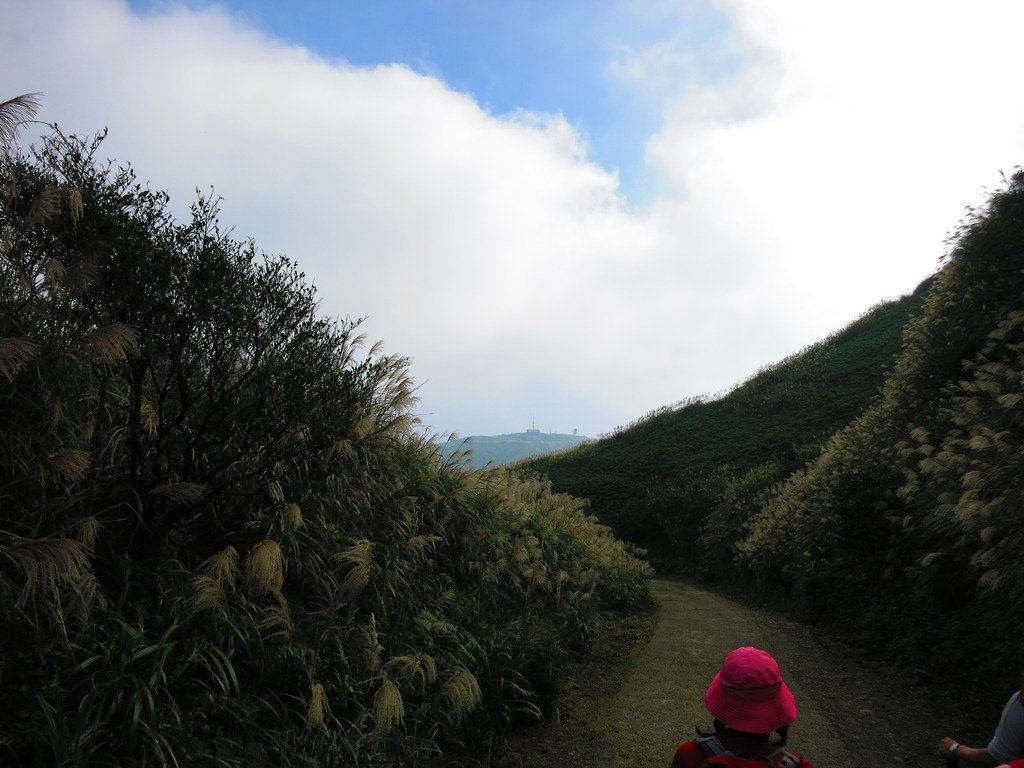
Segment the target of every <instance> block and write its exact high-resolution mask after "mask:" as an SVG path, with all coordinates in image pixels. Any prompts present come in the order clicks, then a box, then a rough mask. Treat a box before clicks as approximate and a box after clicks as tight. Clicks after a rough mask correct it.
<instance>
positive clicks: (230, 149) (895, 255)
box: [0, 0, 1024, 434]
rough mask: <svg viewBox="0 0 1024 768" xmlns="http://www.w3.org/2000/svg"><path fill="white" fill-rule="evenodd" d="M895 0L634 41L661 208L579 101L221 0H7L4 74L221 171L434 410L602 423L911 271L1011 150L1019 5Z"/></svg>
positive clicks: (736, 7)
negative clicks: (354, 44) (598, 159)
mask: <svg viewBox="0 0 1024 768" xmlns="http://www.w3.org/2000/svg"><path fill="white" fill-rule="evenodd" d="M891 5H892V4H881V3H878V4H877V6H876V5H873V4H872V3H856V4H849V5H848V6H846V7H847V8H848V9H849V10H848V11H847V12H845V13H841V14H838V15H831V14H830V13H826V12H825V10H824V8H825V7H827V8H829V9H831V8H834V7H837V6H835V4H822V3H814V2H807V3H803V4H798V3H792V2H790V3H777V4H776V3H773V4H771V5H766V4H764V3H760V2H755V0H730V2H727V3H724V4H723V9H724V11H725V12H727V13H728V14H729V15H730V17H731V18H732V19H733V20H734V22H735V32H734V35H733V37H732V38H731V39H730V40H729V45H731V46H733V47H734V49H735V51H736V52H737V55H741V56H742V57H743V61H745V62H746V66H745V67H744V68H743V69H742V70H741V71H740V72H739V74H737V75H736V76H735V77H734V78H731V79H730V80H728V81H725V82H721V83H718V84H716V85H713V86H707V85H705V86H697V85H695V84H694V83H692V82H690V83H688V84H686V87H685V89H683V88H682V87H681V88H680V90H678V91H673V89H672V88H671V83H672V82H673V77H672V74H673V72H678V71H679V68H680V67H682V66H685V65H686V64H687V62H688V61H689V57H690V56H691V55H692V54H691V53H689V52H687V51H684V50H678V46H680V45H682V43H681V42H680V41H681V39H682V38H680V37H679V36H677V35H674V34H673V33H672V31H671V30H668V31H667V34H666V40H668V41H669V42H668V43H664V42H663V43H660V44H658V46H656V47H655V48H652V49H651V50H636V51H634V52H632V53H629V52H628V51H627V52H626V53H625V54H624V53H623V52H622V51H621V50H620V51H619V53H618V54H617V56H619V59H618V60H617V64H616V66H619V67H620V68H621V72H622V73H625V74H624V75H623V76H625V75H628V74H629V73H632V75H633V76H637V77H639V76H640V75H639V74H637V73H644V74H643V78H644V79H645V80H648V81H649V83H653V84H654V86H655V87H654V88H651V89H650V91H649V94H648V95H650V94H657V95H658V97H659V98H661V99H663V100H664V101H663V109H664V124H663V125H662V126H661V127H660V130H659V131H658V132H657V134H656V135H654V136H653V137H652V139H651V142H650V144H649V146H648V158H649V162H650V163H652V164H653V165H655V166H657V167H658V169H660V170H661V171H662V172H663V173H664V174H665V175H666V177H667V178H668V179H669V180H670V181H671V183H672V184H673V185H674V189H676V190H677V195H675V196H672V197H665V198H663V199H660V200H656V201H654V202H653V203H652V204H651V205H650V206H649V207H648V208H647V209H646V210H644V211H640V212H636V211H632V210H630V209H629V208H628V207H627V206H626V205H625V203H624V201H623V200H622V199H620V192H619V188H618V179H617V177H616V176H615V175H614V174H613V173H611V172H609V171H607V170H605V169H603V168H601V167H599V166H598V165H596V164H595V163H593V162H591V161H589V160H588V158H587V154H586V147H585V145H584V144H583V143H582V141H581V139H580V137H579V133H578V132H577V129H576V127H574V126H572V125H570V124H568V123H567V121H566V120H564V119H563V118H561V117H560V116H557V115H555V116H551V115H532V114H528V113H522V114H518V115H513V116H511V117H505V118H499V117H496V116H494V115H491V114H488V113H487V112H486V111H484V110H483V109H482V108H481V107H480V106H479V105H478V104H477V103H475V102H474V101H473V100H472V99H471V98H470V97H468V96H466V95H464V94H460V93H457V92H454V91H453V90H451V89H450V88H449V87H447V86H446V84H445V83H444V82H442V81H441V80H439V79H437V78H435V77H427V76H424V75H421V74H417V73H415V72H413V71H411V70H409V69H408V68H405V67H402V66H382V67H378V68H373V69H365V68H364V69H360V68H355V67H351V66H348V65H347V64H346V63H345V62H330V61H325V60H322V59H318V58H316V57H314V56H312V55H311V54H309V53H308V52H307V51H305V50H304V49H302V48H300V47H298V46H294V45H288V44H284V43H282V42H281V41H277V40H274V39H272V38H270V37H269V36H267V35H265V34H263V33H261V32H259V31H258V30H255V29H252V28H250V27H247V26H245V25H244V24H243V23H242V22H240V21H239V20H237V19H234V18H232V17H229V16H227V15H226V14H225V13H224V12H222V11H219V10H216V9H213V10H206V11H202V12H195V11H186V10H180V9H179V10H172V11H169V12H167V13H162V14H157V15H151V16H144V17H139V16H136V15H134V14H132V13H131V12H130V11H128V10H127V8H126V6H125V5H124V4H123V3H122V2H119V1H117V0H95V1H94V2H89V3H76V2H71V0H67V1H66V2H60V1H58V0H43V1H42V2H36V3H32V4H23V3H14V2H3V0H0V11H2V13H3V17H4V18H5V20H6V22H7V23H6V24H5V25H4V26H3V27H2V28H0V88H2V91H0V96H2V95H3V94H7V95H14V94H16V93H21V92H25V91H35V90H41V91H44V92H45V93H46V96H45V99H44V106H45V111H44V114H43V118H44V119H47V120H58V121H59V122H61V123H62V124H63V125H65V126H66V127H68V128H69V129H71V130H75V131H79V132H84V131H91V130H93V129H95V128H98V127H100V126H102V125H109V126H110V129H111V133H110V139H109V141H108V144H107V149H106V151H107V152H108V153H109V154H110V155H111V156H113V157H117V158H119V159H126V160H131V161H132V162H133V163H134V164H135V165H136V167H137V168H138V170H139V172H140V176H141V177H142V178H144V179H147V180H150V181H151V182H152V183H153V184H154V185H155V186H159V187H164V188H167V189H168V190H169V191H170V192H171V193H172V196H173V199H174V200H175V201H176V202H177V203H178V204H179V205H180V206H181V208H182V209H183V208H184V206H185V205H186V204H187V202H188V201H189V199H190V198H191V196H192V193H191V190H192V189H193V188H194V187H195V186H200V187H203V188H206V187H208V186H211V185H212V186H213V187H214V188H215V190H216V192H217V193H218V194H219V195H221V196H222V197H223V198H224V205H223V211H224V215H223V221H224V222H225V223H228V224H231V225H234V226H235V231H236V232H237V233H238V235H239V236H252V237H254V238H255V239H256V241H257V243H258V244H259V245H260V246H261V247H262V248H264V249H265V250H267V251H269V252H272V253H286V254H288V255H291V256H293V257H295V258H297V259H299V261H300V263H301V265H302V267H303V268H304V269H305V270H306V272H307V273H308V274H309V275H311V276H312V277H313V278H314V279H315V282H316V283H317V285H318V287H319V288H320V290H321V292H322V294H323V296H324V304H323V306H324V309H325V311H327V312H330V313H332V314H349V315H352V316H361V315H369V320H368V322H367V326H366V330H367V331H368V333H369V335H370V336H371V337H372V338H383V339H384V341H385V344H386V349H387V350H388V351H390V352H396V353H400V354H405V355H408V356H410V357H412V358H413V373H414V375H415V377H416V378H417V379H418V380H420V381H423V382H424V385H423V387H422V388H421V390H420V394H421V395H422V397H423V402H422V409H423V411H424V412H425V413H426V420H427V421H428V422H429V423H431V424H432V425H433V426H434V427H435V428H437V429H440V430H456V431H458V432H460V433H463V434H469V433H471V432H477V433H491V432H502V431H514V430H518V429H521V428H523V427H524V426H526V424H527V423H528V422H529V419H530V418H532V417H535V418H536V419H537V422H538V426H539V427H541V428H545V429H564V430H570V429H572V428H573V427H579V428H580V431H581V433H591V434H592V433H595V432H599V431H605V430H608V429H611V428H613V427H614V426H616V425H617V424H620V423H624V422H626V421H629V420H630V419H632V418H634V417H636V416H638V415H640V414H641V413H643V412H645V411H647V410H649V409H651V408H654V407H657V406H659V405H662V404H665V403H669V402H673V401H676V400H678V399H680V398H682V397H686V396H688V395H692V394H698V393H705V392H714V391H717V390H721V389H723V388H725V387H727V386H729V385H730V384H732V383H735V382H736V381H738V380H740V379H742V378H744V377H745V376H747V375H749V374H750V373H752V372H753V371H754V370H756V369H757V368H758V367H759V366H760V365H762V364H764V363H768V362H771V361H773V360H776V359H779V358H781V357H783V356H785V355H787V354H789V353H791V352H793V351H795V350H797V349H799V348H800V347H802V346H804V345H805V344H807V343H809V342H811V341H814V340H815V339H817V338H820V337H821V336H824V335H825V334H827V333H829V332H830V331H832V330H834V329H835V328H837V327H839V326H841V325H843V324H845V323H846V322H848V321H849V320H851V319H852V318H853V317H854V316H855V315H857V314H858V313H859V312H860V311H862V310H864V309H866V308H867V307H868V306H869V305H870V304H872V303H874V302H875V301H877V300H878V299H880V298H883V297H885V296H893V295H897V294H899V293H902V292H906V291H908V290H910V289H911V288H913V287H914V285H915V284H916V282H917V281H918V280H920V279H921V278H923V277H924V276H925V275H926V274H927V273H928V272H929V271H930V270H931V269H932V268H933V267H934V266H935V265H936V263H937V259H938V257H939V255H940V253H941V246H942V238H943V236H944V234H945V233H946V232H947V231H948V230H949V229H951V228H952V227H953V225H954V224H955V223H956V220H957V218H958V217H959V215H960V212H961V210H962V207H963V205H965V204H967V203H969V202H974V201H976V200H977V199H978V197H979V194H978V193H979V190H980V188H981V187H982V186H983V185H985V184H991V183H993V182H994V181H995V180H996V178H997V176H996V172H997V170H998V169H999V168H1005V169H1009V167H1010V166H1011V165H1012V164H1013V163H1015V162H1020V158H1021V156H1022V154H1024V152H1022V150H1024V105H1022V104H1021V103H1020V100H1019V99H1016V98H1014V96H1015V94H1016V92H1017V88H1018V86H1017V83H1016V82H1015V80H1016V72H1017V68H1016V64H1015V62H1014V61H1013V59H1014V56H1013V51H1014V49H1013V46H1012V41H1011V40H1009V39H1007V40H1006V42H1005V43H1003V44H1002V45H1000V43H999V36H1000V35H1003V36H1009V35H1011V34H1012V31H1013V30H1014V29H1019V28H1020V22H1021V21H1024V19H1021V18H1020V12H1019V11H1017V10H1016V5H1015V4H1013V3H994V2H985V1H984V0H982V1H981V2H978V3H972V4H971V5H970V9H971V10H970V12H969V13H966V15H965V12H964V11H961V10H957V9H958V8H961V7H965V6H962V5H961V4H959V3H957V4H956V5H953V4H950V5H949V6H948V7H946V6H944V5H943V4H942V3H928V4H927V6H922V7H923V8H927V9H928V12H927V13H926V14H924V15H922V16H920V17H915V16H913V15H911V14H908V13H902V12H899V11H894V10H893V9H892V8H891V7H890V6H891ZM975 9H978V10H977V12H975ZM993 36H994V37H993ZM672 46H676V48H677V49H676V50H673V48H672ZM630 56H633V57H634V59H635V60H631V59H630ZM659 67H667V68H668V70H666V71H662V72H661V73H660V74H659ZM673 68H674V69H673Z"/></svg>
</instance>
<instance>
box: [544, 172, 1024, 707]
mask: <svg viewBox="0 0 1024 768" xmlns="http://www.w3.org/2000/svg"><path fill="white" fill-rule="evenodd" d="M925 287H926V288H927V291H926V295H924V297H923V303H921V296H920V295H917V296H915V297H912V298H911V299H910V300H909V301H905V302H901V303H899V304H895V305H889V306H886V307H882V308H881V312H883V313H885V315H888V317H889V319H890V320H891V323H890V324H886V323H882V324H881V325H879V324H877V323H876V320H878V319H879V316H878V315H877V312H878V311H879V310H876V311H875V313H873V314H871V315H868V316H867V317H865V318H864V319H862V320H861V321H859V322H858V323H856V324H854V326H852V327H851V328H850V329H848V330H847V331H845V332H843V333H842V334H839V336H837V337H836V338H834V339H832V340H830V341H829V342H828V343H826V344H824V345H821V346H819V347H815V348H812V349H811V350H810V351H809V354H805V355H801V356H800V357H797V358H795V359H793V360H791V361H788V362H787V363H786V364H784V365H782V366H780V367H779V368H777V369H776V370H774V371H769V372H766V373H762V374H761V375H759V376H757V377H755V378H754V379H752V380H751V381H750V382H748V383H747V384H746V385H744V386H743V387H741V388H739V389H738V390H736V391H735V392H734V393H732V395H730V396H729V397H728V398H726V399H725V400H723V401H720V402H717V403H699V404H695V405H691V406H689V407H687V408H683V409H682V410H680V411H677V412H670V413H664V414H661V415H658V416H657V417H656V418H652V419H649V420H647V421H644V422H642V423H641V424H639V425H637V426H635V427H633V428H632V429H629V430H627V431H625V432H623V433H621V434H619V435H616V436H615V437H613V438H612V439H611V440H608V441H605V442H602V443H596V444H591V445H588V446H587V447H585V448H584V449H582V450H580V451H577V452H575V453H574V454H570V455H569V456H567V457H562V458H559V459H558V460H557V461H555V460H552V461H549V462H545V461H544V460H541V461H538V462H535V463H534V466H535V467H543V468H544V469H546V470H547V471H548V472H549V474H550V476H551V477H552V478H553V479H554V485H555V488H556V489H559V490H568V489H572V491H573V492H575V493H578V494H580V495H591V498H592V499H593V501H594V507H595V509H597V508H598V507H599V505H600V506H601V508H602V509H609V508H613V507H614V506H615V505H618V507H619V508H618V509H617V510H616V512H617V516H616V515H615V514H612V515H609V518H608V519H611V520H613V521H615V522H616V524H617V529H618V530H619V531H620V532H625V533H629V532H630V531H636V532H638V533H640V534H646V535H651V531H653V530H656V531H657V532H658V535H661V536H663V537H664V539H665V541H666V546H665V547H664V548H663V549H662V550H661V554H662V555H663V557H665V558H670V559H671V560H672V561H673V562H675V563H682V564H684V565H686V566H688V567H689V568H691V569H693V570H697V571H700V572H703V573H704V574H706V575H708V576H711V577H715V578H720V579H732V580H735V581H736V582H738V583H741V584H743V585H744V588H745V590H746V591H747V592H748V593H749V592H750V591H751V590H759V591H760V593H761V594H763V595H768V596H771V597H774V598H775V599H776V600H777V602H778V604H780V605H784V606H787V607H789V608H792V609H795V610H797V611H799V612H801V613H802V614H803V615H805V616H808V617H813V618H814V619H816V620H819V621H824V622H829V623H831V625H832V626H834V627H836V628H838V629H840V630H841V631H843V632H845V633H848V634H849V635H852V636H854V637H855V638H857V639H858V640H860V641H862V642H863V643H864V644H866V645H867V646H869V647H872V648H875V649H879V650H886V651H888V652H889V653H890V654H892V655H894V656H896V657H898V658H900V659H901V660H903V661H904V662H905V663H906V664H907V665H908V666H911V667H913V668H915V669H918V670H920V671H921V672H922V673H927V672H928V671H932V672H941V675H942V679H943V681H944V688H945V689H949V687H950V686H952V685H956V684H959V683H960V682H965V681H966V682H968V683H969V689H973V690H974V691H975V692H977V693H979V694H988V696H987V697H986V699H985V701H986V702H989V703H992V702H995V703H997V704H1001V703H1002V702H1003V701H1004V700H1005V692H1006V689H1007V687H1011V688H1012V687H1013V686H1015V685H1016V673H1017V671H1018V670H1020V669H1021V668H1024V645H1022V643H1021V641H1020V617H1021V616H1024V565H1022V561H1021V558H1020V553H1021V551H1022V548H1024V526H1022V525H1021V520H1022V518H1021V514H1022V510H1024V472H1022V471H1021V468H1022V467H1024V416H1022V413H1024V411H1022V406H1024V172H1021V171H1018V172H1017V173H1016V174H1015V175H1014V176H1013V177H1012V178H1011V179H1010V180H1009V181H1008V182H1007V183H1006V184H1005V186H1004V187H1003V188H1002V189H1000V190H998V191H997V192H995V193H993V194H992V195H991V197H990V199H989V201H988V203H987V204H986V205H985V206H984V207H983V208H980V209H978V210H973V211H971V212H970V213H969V215H968V216H967V217H966V219H965V220H964V222H963V223H962V224H961V226H960V227H959V228H958V229H957V231H956V232H955V234H954V236H953V237H951V239H950V243H949V251H948V254H947V255H946V257H945V258H944V260H943V264H942V267H941V269H940V271H939V272H938V274H937V275H936V276H935V277H934V278H933V280H931V281H929V283H928V284H927V285H926V286H925ZM919 294H920V292H919ZM915 306H920V309H919V311H918V313H917V314H916V316H915V317H913V318H912V319H911V320H910V322H909V323H907V325H906V327H905V328H904V329H903V331H902V337H901V351H900V353H899V356H898V358H897V359H896V361H895V363H894V364H893V365H891V366H889V368H890V370H889V374H888V376H887V377H886V379H885V381H884V384H883V385H882V387H881V389H880V391H879V392H877V394H876V396H875V398H874V399H873V400H872V401H871V403H870V404H869V405H868V406H867V407H866V408H864V409H863V410H862V412H861V413H860V414H858V415H856V417H855V418H850V414H851V412H852V411H853V410H856V409H858V408H860V404H859V401H860V400H861V399H862V398H863V393H862V395H858V396H854V394H855V393H854V392H853V391H852V390H844V389H843V388H842V384H843V382H844V381H845V380H846V379H847V374H846V372H845V365H844V366H843V367H838V366H833V365H831V364H830V365H829V366H828V367H827V368H824V369H819V370H822V371H823V372H824V371H828V370H831V371H832V374H830V375H827V376H824V377H823V378H821V379H819V380H818V381H819V385H820V386H821V387H822V388H823V392H821V393H820V394H819V395H818V396H815V394H814V392H813V388H812V390H811V391H808V390H807V389H804V390H800V391H799V394H797V392H796V391H792V394H793V397H792V398H791V399H788V400H787V397H786V395H787V394H789V393H790V392H791V390H789V389H788V388H787V387H786V386H783V384H784V382H785V381H787V380H791V378H792V377H793V376H794V375H795V374H796V372H798V371H800V370H808V369H809V368H812V367H813V366H816V365H818V364H819V363H820V362H821V361H823V360H829V359H831V360H838V359H839V357H838V356H839V355H841V354H845V353H843V352H842V350H843V348H844V345H846V344H850V345H865V344H869V345H871V346H874V347H875V349H876V350H881V349H885V350H889V349H892V347H891V342H890V341H888V338H889V337H891V335H892V334H893V333H894V332H895V329H897V328H899V327H900V326H901V325H902V323H903V319H904V318H905V317H906V316H907V311H909V310H910V309H912V308H913V307H915ZM883 319H884V318H883ZM865 330H869V331H870V334H869V335H871V336H875V337H877V338H874V339H868V338H864V334H863V333H861V332H862V331H865ZM847 334H850V335H849V336H847ZM883 336H884V337H885V339H884V340H883V338H882V337H883ZM863 348H864V347H862V349H863ZM847 349H849V350H851V351H852V350H853V349H855V346H849V347H847ZM888 354H889V352H886V353H885V355H888ZM858 357H859V358H861V359H863V360H867V359H868V356H867V355H866V354H865V353H863V352H861V353H855V354H853V355H852V357H850V358H849V359H851V360H852V359H854V358H858ZM879 360H880V358H879V357H878V356H874V357H871V362H870V365H871V366H874V368H875V371H874V372H872V371H871V370H868V369H867V368H865V369H864V371H863V375H864V381H863V383H862V384H861V385H860V386H861V389H863V388H864V386H865V385H866V384H867V383H868V382H869V381H872V380H873V379H872V376H877V375H878V374H879V371H881V369H882V367H883V366H882V365H881V364H880V362H879ZM757 393H762V394H760V395H759V396H758V397H760V400H759V399H758V398H756V397H754V398H753V399H748V398H752V396H754V395H756V394H757ZM759 403H763V405H760V404H759ZM835 403H839V407H836V408H834V407H833V405H834V404H835ZM741 404H742V405H741ZM844 420H845V421H847V422H848V423H846V424H845V425H843V422H844ZM836 423H838V424H841V425H843V428H842V429H840V430H838V431H837V432H836V433H835V434H834V435H832V436H830V437H829V438H828V439H827V440H825V441H824V442H822V443H821V444H820V445H816V446H814V445H812V446H807V443H808V442H809V441H811V440H812V439H813V438H820V436H821V435H822V430H824V429H826V428H827V427H828V425H829V424H836ZM773 437H777V438H778V439H779V440H780V441H784V443H785V444H782V443H780V444H779V445H777V446H775V447H773V446H772V445H771V440H772V438H773ZM791 441H792V445H789V444H790V442H791ZM673 442H675V443H677V445H676V446H675V447H674V448H670V447H669V446H670V445H671V444H672V443H673ZM808 454H809V455H808ZM613 463H617V464H618V467H617V468H616V469H615V470H614V471H613V469H612V468H611V467H612V465H613ZM648 468H650V469H649V470H648ZM794 470H795V471H794ZM587 473H590V474H589V475H588V474H587ZM600 474H605V475H607V477H608V480H607V481H606V482H605V483H604V484H603V485H602V484H600V483H599V482H598V479H597V478H599V476H600ZM630 475H632V476H633V477H634V486H632V487H628V486H626V485H625V484H624V482H623V480H622V479H621V478H624V477H628V476H630ZM580 478H582V479H580ZM588 478H589V479H588ZM630 490H632V491H635V492H637V493H643V494H645V496H644V499H643V500H642V501H641V502H633V503H630V502H629V501H628V500H627V499H626V493H627V491H630ZM954 681H955V682H954ZM960 690H961V691H963V690H964V689H960Z"/></svg>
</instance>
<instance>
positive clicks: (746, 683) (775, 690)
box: [704, 646, 797, 734]
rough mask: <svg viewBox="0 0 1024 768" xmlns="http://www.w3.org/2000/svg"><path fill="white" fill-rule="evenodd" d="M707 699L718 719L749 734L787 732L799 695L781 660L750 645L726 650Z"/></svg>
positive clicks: (706, 701) (711, 711)
mask: <svg viewBox="0 0 1024 768" xmlns="http://www.w3.org/2000/svg"><path fill="white" fill-rule="evenodd" d="M704 703H705V705H707V708H708V712H710V713H711V716H712V717H714V718H715V720H716V721H719V722H721V723H722V724H724V725H725V726H726V727H727V728H730V729H731V730H734V731H739V732H741V733H746V734H768V733H771V732H772V731H781V732H782V733H783V734H784V733H785V730H784V729H786V728H788V726H789V724H790V723H792V722H793V721H794V720H796V718H797V709H796V699H795V698H794V697H793V692H792V691H790V690H789V686H787V685H786V684H785V682H783V680H782V673H781V672H780V671H779V665H778V663H777V662H776V661H775V659H773V658H772V655H771V654H770V653H768V652H767V651H762V650H759V649H757V648H751V647H750V646H744V647H743V648H737V649H735V650H733V651H730V652H729V653H727V654H726V656H725V658H724V659H723V660H722V668H721V669H719V670H718V674H716V675H715V677H714V679H713V680H712V681H711V685H709V686H708V689H707V691H706V692H705V693H704Z"/></svg>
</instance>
